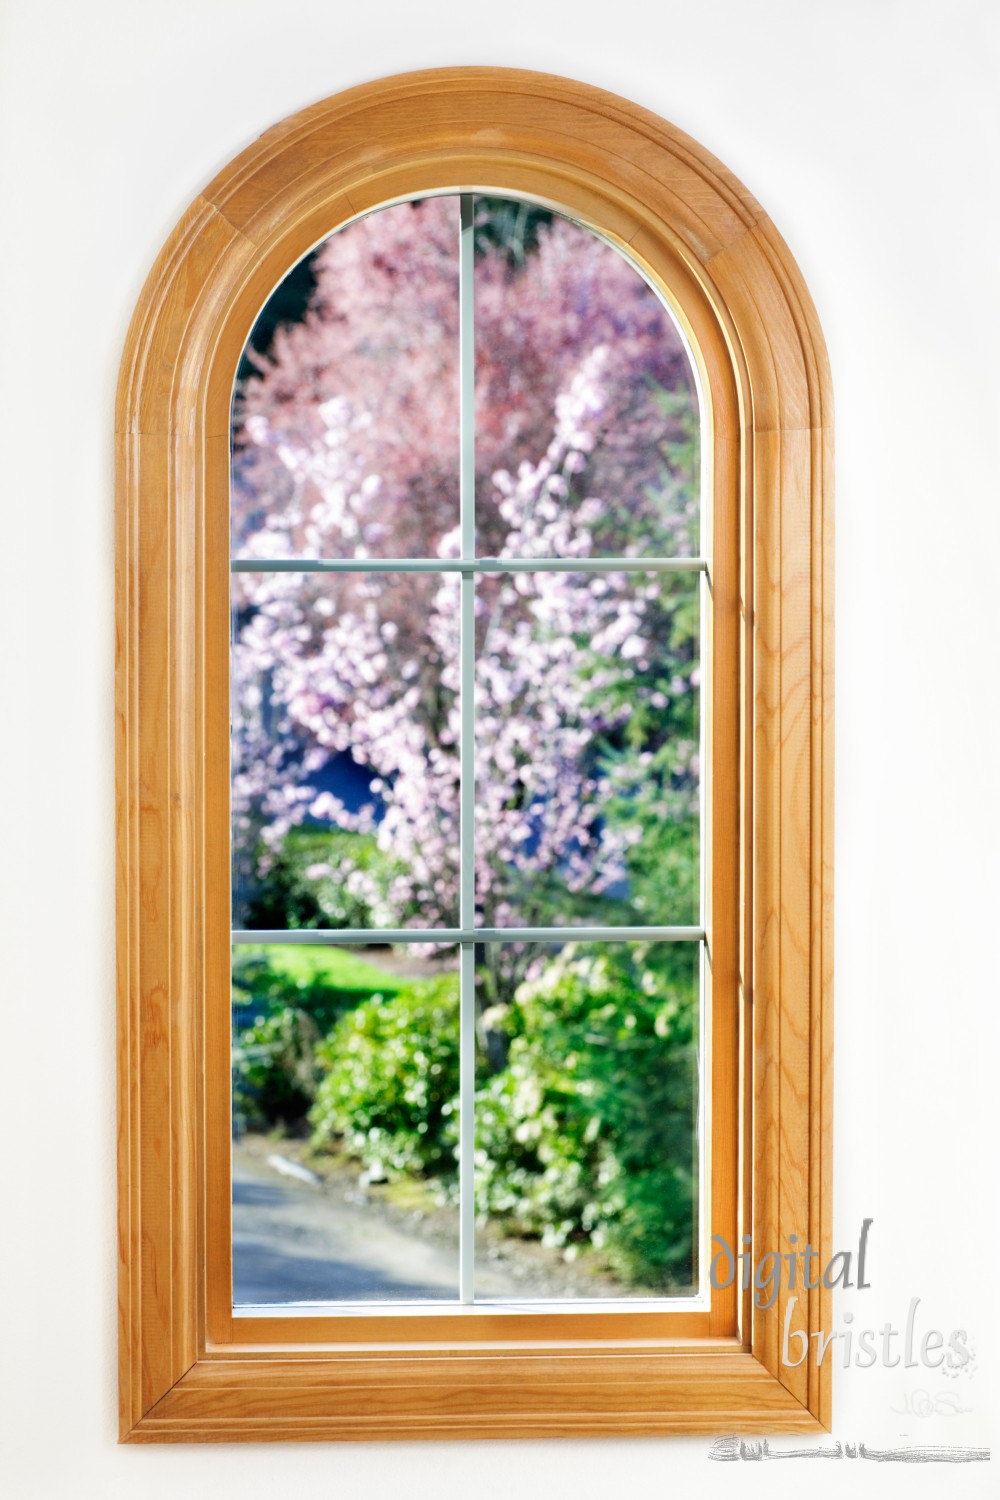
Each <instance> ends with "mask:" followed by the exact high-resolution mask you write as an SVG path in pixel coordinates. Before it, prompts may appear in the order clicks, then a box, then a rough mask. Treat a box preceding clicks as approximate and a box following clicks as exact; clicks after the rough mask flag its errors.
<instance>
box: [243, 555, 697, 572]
mask: <svg viewBox="0 0 1000 1500" xmlns="http://www.w3.org/2000/svg"><path fill="white" fill-rule="evenodd" d="M229 567H230V571H231V572H233V573H467V574H472V575H473V576H475V575H476V574H477V573H707V572H708V561H707V559H706V558H704V557H476V558H466V559H464V560H463V559H462V558H457V557H403V558H397V559H396V560H395V561H393V560H391V559H389V558H382V557H301V558H299V557H272V558H263V557H261V558H256V557H234V558H233V559H232V560H231V561H230V564H229Z"/></svg>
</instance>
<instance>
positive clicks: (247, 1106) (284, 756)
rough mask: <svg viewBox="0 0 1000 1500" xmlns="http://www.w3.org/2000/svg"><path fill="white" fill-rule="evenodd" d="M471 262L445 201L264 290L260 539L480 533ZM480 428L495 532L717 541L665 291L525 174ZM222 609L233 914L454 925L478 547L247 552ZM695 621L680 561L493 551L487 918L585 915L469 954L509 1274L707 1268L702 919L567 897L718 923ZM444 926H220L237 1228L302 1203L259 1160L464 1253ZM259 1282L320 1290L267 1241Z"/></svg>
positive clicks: (514, 1284)
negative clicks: (468, 427)
mask: <svg viewBox="0 0 1000 1500" xmlns="http://www.w3.org/2000/svg"><path fill="white" fill-rule="evenodd" d="M458 277H459V202H458V199H457V198H455V197H444V198H431V199H424V200H421V201H418V202H412V203H404V204H400V205H397V206H395V207H392V208H388V209H384V210H381V211H379V212H377V213H374V214H372V215H370V216H368V217H367V218H364V219H362V220H359V221H358V222H356V223H355V224H353V225H351V226H349V227H348V228H347V229H345V230H342V231H341V232H339V233H338V234H336V235H334V236H332V237H331V238H330V239H328V240H327V241H325V242H324V243H323V244H322V245H320V246H319V247H318V248H317V250H316V251H314V252H313V254H312V255H310V256H309V257H307V258H306V259H305V260H304V261H303V262H301V263H300V265H299V266H298V267H296V269H295V270H294V271H293V272H292V274H291V275H290V276H289V277H288V278H287V279H286V281H285V282H284V283H283V284H282V286H281V287H279V288H278V289H277V290H276V292H275V294H274V295H273V297H272V298H271V300H270V302H269V303H268V305H267V307H266V308H265V309H264V311H263V312H262V314H261V317H260V319H259V320H258V323H257V326H256V328H255V330H254V334H253V336H252V338H251V342H250V344H249V346H248V348H247V351H246V354H245V356H244V360H243V363H242V365H241V369H240V375H239V379H238V381H237V387H236V393H235V399H234V409H233V459H232V463H233V470H232V474H233V485H232V493H233V555H234V557H237V558H240V559H244V560H248V561H249V562H252V560H254V559H259V560H261V562H262V563H263V562H264V561H271V560H275V559H281V558H288V559H292V558H300V559H301V558H345V559H351V558H353V559H356V560H358V561H363V560H365V559H373V558H377V559H395V560H400V559H407V558H415V557H421V558H441V559H448V558H454V557H456V556H457V555H459V530H458V527H459V452H460V428H459V284H458ZM475 425H476V546H477V555H478V556H480V557H491V558H493V557H495V558H498V559H503V558H507V559H514V558H516V559H527V558H532V559H546V558H562V559H574V558H580V559H591V558H595V557H608V558H619V557H627V558H630V559H641V558H643V557H650V558H662V557H688V558H690V557H693V556H696V555H697V554H698V551H699V503H698V502H699V483H700V481H699V411H698V400H697V394H696V389H695V382H694V376H693V373H692V369H691V365H690V362H689V359H688V356H687V353H686V351H685V349H684V346H683V343H682V341H681V339H680V337H679V334H678V332H677V329H676V327H675V325H674V323H673V321H672V319H671V318H670V316H669V314H668V313H667V312H666V310H665V308H664V306H663V304H662V302H661V301H660V299H659V297H658V296H657V295H656V294H655V293H654V292H653V291H652V290H651V289H650V287H649V286H647V284H646V283H645V281H644V280H643V279H642V277H641V276H640V275H639V274H638V272H637V271H636V269H635V268H634V267H633V266H632V265H630V264H629V263H628V262H627V261H626V260H625V259H624V258H623V257H622V256H621V255H619V254H618V252H617V251H616V250H614V249H613V248H612V247H610V246H609V245H607V244H605V243H604V242H602V241H601V240H600V239H598V238H597V237H596V236H595V235H593V234H591V233H590V232H589V231H588V230H586V229H584V228H583V227H581V226H579V225H577V224H574V223H571V222H570V221H568V220H566V219H564V218H561V217H559V216H555V215H553V214H551V213H549V212H548V211H547V210H544V209H542V208H539V207H537V206H534V205H529V204H527V203H524V202H520V201H512V200H504V199H494V198H486V197H481V198H478V199H477V200H476V205H475ZM232 618H233V633H232V714H233V777H232V797H233V908H234V910H233V921H234V926H235V927H236V928H238V929H241V930H244V931H245V930H251V931H254V930H259V931H264V930H268V929H271V930H273V929H281V930H299V929H326V930H330V931H331V932H335V931H336V930H337V929H345V928H352V929H358V928H361V929H366V930H367V929H373V930H374V929H378V928H408V927H410V928H424V929H426V928H439V927H452V928H454V927H456V926H457V925H458V883H459V739H460V707H461V705H460V702H459V578H458V576H457V575H456V574H454V573H435V572H419V573H406V572H402V571H399V572H392V571H384V572H377V573H365V572H361V571H357V572H345V573H336V574H329V573H328V574H323V573H302V572H294V571H291V572H267V571H263V570H262V571H260V572H254V571H244V572H239V573H235V574H234V575H233V594H232ZM699 624H700V578H699V576H698V575H697V574H693V573H690V574H685V573H680V574H678V573H669V572H664V571H654V570H650V571H625V570H624V569H618V570H616V569H614V567H613V566H612V567H611V568H609V569H605V570H591V571H586V570H584V569H582V568H581V569H580V570H579V571H574V570H563V571H543V570H540V571H518V572H506V573H505V572H502V571H499V572H496V573H490V574H488V575H481V576H479V577H477V580H476V616H475V648H476V669H475V692H476V696H475V712H474V720H475V759H476V784H475V870H474V878H475V903H476V925H477V926H483V927H490V928H502V927H519V928H524V927H545V928H556V927H557V928H560V929H565V930H566V931H565V936H564V937H562V938H561V939H560V941H558V942H550V943H540V942H531V943H515V942H502V943H482V944H479V945H477V948H476V1045H477V1090H476V1110H475V1118H476V1125H475V1130H476V1136H475V1141H476V1155H475V1207H476V1215H477V1226H478V1228H477V1233H478V1240H477V1257H478V1258H479V1259H480V1260H481V1264H482V1266H483V1269H484V1273H487V1274H486V1279H485V1281H484V1282H483V1285H484V1286H486V1287H487V1289H489V1288H492V1289H493V1291H494V1292H495V1293H496V1294H497V1295H503V1294H510V1295H518V1294H523V1295H544V1296H546V1297H552V1296H557V1295H574V1296H576V1295H600V1296H608V1295H618V1296H622V1295H638V1294H645V1293H648V1292H655V1293H658V1294H682V1293H684V1292H690V1291H691V1290H692V1288H693V1287H694V1286H695V1285H696V1283H697V1275H698V1266H697V1254H696V1241H697V1228H698V1220H697V1188H698V1172H699V1141H698V1106H699V1101H698V1049H699V962H700V948H699V945H698V944H696V943H669V942H662V941H661V942H654V941H641V942H636V941H628V942H603V943H594V942H588V941H582V940H579V939H574V937H573V928H574V927H580V926H582V925H590V926H607V927H618V926H622V927H625V926H628V927H635V926H646V925H651V926H655V925H678V924H684V925H696V924H697V923H698V922H699V909H700V908H699V881H700V873H699V869H700V866H699V786H700V775H701V768H700V764H699V731H700V722H699V720H700V715H699V688H700V675H699V673H700V647H699ZM456 953H457V950H456V949H455V948H454V947H451V948H449V947H447V946H446V945H444V944H430V945H427V944H421V945H419V946H417V945H412V946H411V945H406V944H396V945H395V946H392V947H389V946H386V945H385V944H380V943H379V941H378V938H377V936H373V940H372V943H371V945H365V946H353V947H350V948H348V947H343V946H341V947H337V946H335V945H324V946H298V945H295V946H293V945H288V944H282V945H277V944H245V943H244V944H240V945H237V946H235V947H234V950H233V1048H234V1050H233V1091H234V1099H233V1103H234V1133H235V1138H236V1140H237V1149H236V1152H235V1156H234V1160H235V1161H236V1170H237V1177H236V1181H235V1185H234V1226H235V1231H234V1232H235V1234H236V1237H237V1241H239V1236H240V1235H241V1233H242V1234H243V1235H244V1242H245V1243H246V1244H249V1242H250V1241H251V1240H252V1239H253V1236H254V1234H255V1233H256V1230H255V1229H254V1222H255V1221H252V1218H251V1216H250V1215H251V1207H252V1205H253V1203H257V1204H258V1205H260V1204H265V1205H266V1203H267V1202H269V1201H270V1202H272V1203H273V1205H274V1206H275V1211H276V1212H277V1207H278V1206H279V1205H278V1199H277V1197H276V1196H274V1197H273V1198H272V1199H271V1200H268V1199H267V1192H268V1191H270V1189H268V1188H267V1184H266V1178H265V1175H264V1174H263V1173H262V1171H261V1170H260V1163H261V1161H265V1162H266V1160H267V1159H268V1156H269V1155H270V1156H272V1157H274V1158H275V1159H278V1160H280V1161H282V1162H284V1163H285V1168H286V1175H289V1176H291V1177H292V1178H293V1179H294V1180H295V1181H296V1183H298V1184H299V1188H297V1189H296V1191H299V1190H300V1189H301V1190H302V1191H305V1190H306V1186H307V1179H309V1178H310V1177H312V1178H313V1179H314V1181H313V1183H312V1184H311V1185H312V1186H313V1187H314V1188H315V1189H316V1191H317V1192H320V1193H323V1192H326V1193H327V1194H328V1195H330V1197H331V1201H332V1200H333V1199H334V1198H336V1200H337V1202H338V1203H339V1204H340V1206H341V1208H343V1209H344V1210H345V1212H346V1210H347V1208H349V1207H350V1206H351V1205H352V1204H353V1205H354V1207H355V1209H356V1210H357V1211H358V1212H360V1213H366V1214H367V1215H368V1216H369V1220H370V1222H372V1223H374V1224H376V1225H378V1224H381V1225H382V1226H383V1228H384V1233H385V1234H386V1235H389V1234H392V1233H395V1232H397V1231H399V1232H401V1233H403V1234H405V1235H407V1236H409V1237H410V1239H411V1240H412V1241H413V1242H414V1243H415V1242H416V1241H419V1240H420V1239H421V1238H423V1239H425V1240H427V1239H430V1240H433V1241H435V1242H436V1243H437V1244H439V1245H440V1246H442V1247H444V1248H445V1250H448V1248H449V1247H453V1245H454V1243H455V1237H456V1235H457V1214H456V1209H455V1203H456V1194H457V1181H458V1176H457V1162H456V1146H457V1135H458V1104H457V1100H458V1067H459V1061H458V1059H459V1028H458V1011H459V985H458V972H457V968H458V966H457V957H456ZM261 1143H264V1144H263V1145H262V1144H261ZM289 1164H291V1166H289ZM296 1168H297V1169H298V1172H299V1175H298V1177H296V1176H295V1170H294V1169H296ZM241 1172H242V1173H243V1174H244V1175H243V1176H242V1177H241V1176H240V1175H239V1174H240V1173H241ZM272 1187H273V1184H272ZM273 1191H274V1194H277V1192H278V1189H277V1188H276V1187H274V1188H273ZM289 1191H291V1189H289ZM244 1210H245V1212H244ZM282 1211H284V1210H282ZM296 1212H298V1210H297V1209H296V1208H295V1206H294V1204H292V1205H291V1206H287V1215H291V1218H292V1219H294V1216H295V1214H296ZM303 1212H305V1211H304V1210H303ZM310 1212H311V1210H310ZM287 1215H286V1218H285V1220H284V1221H283V1223H284V1229H283V1230H282V1231H281V1232H282V1233H291V1234H292V1238H293V1239H294V1237H295V1236H294V1229H295V1226H294V1224H292V1227H291V1230H289V1223H290V1220H289V1219H288V1217H287ZM345 1232H346V1231H345ZM302 1235H303V1243H306V1242H307V1241H308V1245H309V1250H310V1255H311V1256H313V1258H317V1259H319V1260H321V1259H322V1256H321V1255H320V1256H318V1257H317V1256H316V1255H315V1252H316V1250H317V1246H318V1244H319V1240H318V1239H317V1238H316V1236H315V1235H313V1236H312V1237H311V1238H310V1235H309V1234H308V1233H307V1231H306V1229H305V1228H303V1229H302ZM293 1248H294V1246H293ZM358 1253H359V1254H361V1255H362V1256H363V1254H364V1252H363V1250H362V1251H359V1252H358ZM373 1257H374V1260H377V1259H378V1256H377V1254H376V1253H375V1252H373ZM234 1261H235V1266H236V1274H237V1283H239V1279H240V1274H241V1272H240V1267H241V1264H242V1262H241V1257H240V1252H239V1248H238V1243H237V1248H236V1250H235V1251H234ZM247 1264H249V1262H247ZM490 1267H492V1268H493V1270H494V1271H495V1272H497V1274H496V1275H494V1277H493V1280H492V1281H491V1280H490V1278H489V1274H488V1273H489V1270H490ZM498 1268H506V1270H505V1271H504V1274H500V1272H499V1270H498ZM248 1276H249V1273H248ZM403 1280H404V1282H405V1286H404V1291H405V1292H406V1294H408V1295H422V1294H425V1295H431V1294H432V1292H431V1290H426V1291H425V1292H422V1291H421V1285H422V1283H421V1282H420V1277H419V1276H417V1277H416V1278H415V1279H414V1278H413V1277H411V1278H409V1280H407V1279H406V1278H404V1279H403ZM431 1280H432V1281H433V1277H432V1278H431ZM249 1281H253V1282H254V1289H253V1293H252V1296H250V1300H261V1301H267V1300H272V1301H281V1300H295V1298H294V1295H293V1294H292V1293H290V1292H289V1291H288V1289H287V1287H286V1286H285V1284H284V1283H283V1282H282V1275H281V1272H280V1269H277V1268H276V1269H274V1272H273V1276H272V1278H271V1281H270V1283H268V1281H267V1276H266V1275H264V1273H263V1272H261V1273H260V1274H256V1273H255V1274H254V1275H252V1276H249ZM249 1281H248V1284H249ZM345 1285H346V1283H345ZM357 1285H360V1286H361V1289H362V1294H363V1293H364V1278H363V1276H362V1278H361V1281H360V1282H357V1283H356V1282H354V1281H352V1282H351V1288H352V1289H356V1286H357ZM402 1285H403V1282H401V1281H400V1279H399V1278H398V1277H397V1278H396V1279H395V1281H394V1280H393V1278H392V1277H391V1276H387V1277H384V1278H382V1280H381V1281H380V1282H379V1286H380V1287H381V1288H382V1290H381V1291H377V1290H374V1289H373V1290H372V1291H371V1294H372V1295H391V1294H392V1290H393V1287H395V1288H396V1294H397V1295H402V1292H400V1290H399V1288H400V1286H402ZM269 1287H270V1291H269ZM372 1287H373V1288H374V1282H373V1283H372ZM436 1294H437V1295H442V1294H443V1293H442V1292H441V1291H440V1290H438V1291H437V1293H436ZM345 1295H346V1293H345ZM451 1295H454V1293H452V1294H451ZM237 1300H240V1299H239V1287H237Z"/></svg>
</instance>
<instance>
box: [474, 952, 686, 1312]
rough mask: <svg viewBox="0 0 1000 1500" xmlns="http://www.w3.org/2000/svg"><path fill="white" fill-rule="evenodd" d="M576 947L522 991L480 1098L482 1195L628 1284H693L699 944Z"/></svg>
mask: <svg viewBox="0 0 1000 1500" xmlns="http://www.w3.org/2000/svg"><path fill="white" fill-rule="evenodd" d="M665 950H666V945H660V948H659V950H658V951H657V950H655V949H653V948H652V947H650V948H649V949H647V950H645V951H642V950H640V951H639V952H638V953H637V952H634V951H630V949H629V948H627V947H626V946H625V945H621V946H616V947H610V946H608V947H605V948H603V949H602V950H600V951H596V950H590V949H587V948H586V947H584V946H582V945H572V946H567V947H566V948H564V949H563V950H562V952H561V953H560V954H558V956H556V957H555V958H553V959H551V960H550V961H547V962H544V961H543V962H542V963H541V964H540V965H539V966H538V968H537V972H536V974H535V975H534V977H532V978H530V979H528V980H527V981H525V983H523V984H522V985H521V986H520V988H519V989H518V991H517V995H516V999H515V1002H514V1004H513V1005H512V1006H511V1007H510V1008H509V1011H508V1014H507V1016H506V1017H505V1024H506V1027H507V1029H508V1031H509V1033H510V1036H511V1041H510V1049H509V1055H508V1061H507V1066H506V1068H505V1069H504V1070H503V1071H501V1072H500V1073H497V1074H496V1075H495V1076H494V1077H492V1078H490V1079H489V1080H488V1081H487V1082H486V1084H485V1086H484V1087H483V1088H481V1089H480V1090H479V1092H478V1094H477V1097H476V1204H477V1209H478V1211H479V1212H480V1213H482V1214H486V1215H489V1216H490V1217H491V1218H493V1219H499V1220H500V1221H502V1222H503V1221H505V1222H507V1223H508V1224H509V1225H511V1226H512V1227H514V1228H516V1229H518V1230H520V1231H521V1232H523V1233H535V1234H539V1235H540V1236H541V1238H542V1240H543V1243H546V1244H550V1245H558V1246H565V1247H572V1246H573V1245H574V1244H580V1243H586V1244H589V1245H591V1246H592V1247H594V1248H595V1249H598V1250H600V1251H601V1252H602V1253H603V1255H604V1257H605V1258H606V1259H607V1261H608V1262H609V1264H610V1265H611V1266H612V1268H613V1269H614V1270H615V1271H616V1272H617V1273H618V1274H619V1275H620V1276H621V1277H622V1279H623V1280H624V1281H625V1282H627V1283H638V1284H641V1285H645V1286H649V1287H655V1288H659V1289H664V1288H670V1287H675V1288H681V1287H687V1286H690V1284H691V1280H692V1276H693V1274H694V1270H695V1268H694V1265H693V1241H694V1227H693V1212H694V1209H693V1205H694V1200H695V1193H696V1185H697V1184H696V1158H695V1149H694V1145H693V1142H694V1141H695V1139H696V1135H697V1130H696V1126H697V1097H696V1089H697V1082H696V1080H697V1065H696V1038H697V1014H696V1004H697V993H698V989H697V981H696V970H694V967H693V965H694V963H695V962H696V955H694V954H693V950H691V949H688V950H686V952H680V951H679V950H678V949H676V948H674V949H673V950H672V951H670V952H667V951H665Z"/></svg>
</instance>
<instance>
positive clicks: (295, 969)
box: [236, 943, 411, 1000]
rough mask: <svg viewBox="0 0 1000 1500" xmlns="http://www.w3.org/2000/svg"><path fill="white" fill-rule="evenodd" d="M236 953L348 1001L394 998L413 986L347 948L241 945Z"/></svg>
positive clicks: (295, 945) (277, 944)
mask: <svg viewBox="0 0 1000 1500" xmlns="http://www.w3.org/2000/svg"><path fill="white" fill-rule="evenodd" d="M236 952H238V953H239V954H240V955H241V956H245V957H246V958H248V959H249V958H257V959H260V960H261V962H262V963H266V965H267V967H268V968H269V969H271V970H272V972H274V973H275V974H281V975H287V977H288V978H289V979H291V980H293V981H294V982H295V983H296V984H314V983H315V982H316V981H317V980H319V981H320V982H322V983H323V984H326V985H329V987H330V988H331V989H334V990H338V991H340V992H341V993H342V994H343V995H344V996H345V997H346V996H352V997H355V998H356V999H358V1000H362V999H364V997H365V996H366V995H374V994H382V995H395V994H397V993H398V992H399V990H401V989H403V988H404V987H405V986H406V985H407V984H409V983H411V981H410V980H407V979H405V978H403V977H402V976H400V975H399V974H390V973H389V972H388V971H387V970H385V969H380V968H379V967H378V965H377V964H374V963H372V962H371V961H370V960H369V959H367V958H362V957H361V956H360V954H357V953H352V952H351V951H350V950H348V949H345V948H327V947H320V946H318V945H317V946H315V947H313V946H312V945H310V944H306V943H275V944H271V943H268V944H267V945H265V944H263V943H261V944H259V945H258V944H250V945H243V944H241V945H240V947H239V948H238V949H237V950H236Z"/></svg>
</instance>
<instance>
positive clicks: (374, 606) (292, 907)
mask: <svg viewBox="0 0 1000 1500" xmlns="http://www.w3.org/2000/svg"><path fill="white" fill-rule="evenodd" d="M232 585H233V643H232V679H233V680H232V721H233V749H232V772H233V774H232V799H233V924H234V926H235V927H237V928H254V929H267V928H271V929H276V928H281V929H287V928H298V927H349V928H366V929H367V928H377V927H389V928H392V927H437V926H444V927H454V926H455V925H457V920H458V899H457V890H458V733H459V725H458V712H459V711H458V595H459V580H458V578H457V576H455V575H453V574H448V575H440V574H432V573H414V574H397V573H341V574H316V573H311V574H310V573H306V574H303V573H261V574H256V573H234V574H233V576H232Z"/></svg>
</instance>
